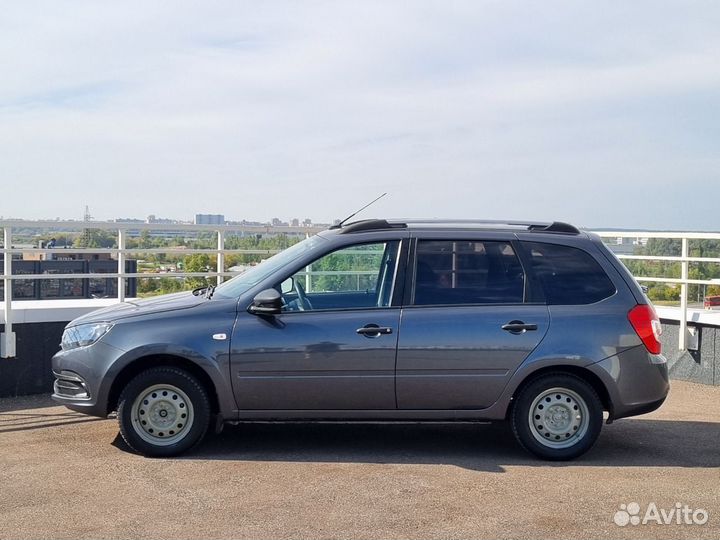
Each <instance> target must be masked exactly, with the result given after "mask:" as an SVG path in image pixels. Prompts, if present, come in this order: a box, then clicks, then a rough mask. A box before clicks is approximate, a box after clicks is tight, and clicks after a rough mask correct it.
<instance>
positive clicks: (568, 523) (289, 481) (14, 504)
mask: <svg viewBox="0 0 720 540" xmlns="http://www.w3.org/2000/svg"><path fill="white" fill-rule="evenodd" d="M719 446H720V387H709V386H701V385H695V384H691V383H685V382H678V381H676V382H674V383H673V387H672V391H671V395H670V398H669V400H668V402H667V403H666V404H665V405H664V406H663V407H662V408H661V409H660V410H659V411H656V412H655V413H652V414H649V415H645V416H641V417H638V418H634V419H627V420H621V421H618V422H616V423H615V424H612V425H609V426H604V427H603V432H602V434H601V435H600V439H599V441H598V443H597V444H596V445H595V447H594V448H593V449H592V450H591V451H590V452H589V453H588V454H586V455H585V456H583V457H582V458H580V459H578V460H576V461H573V462H570V463H560V464H557V463H547V462H542V461H538V460H535V459H534V458H532V457H530V456H528V455H527V454H525V453H524V452H523V451H522V450H521V449H520V448H519V447H518V446H517V445H516V443H515V441H514V439H513V438H512V435H511V434H510V432H509V429H508V428H507V427H506V426H504V425H502V424H498V425H490V424H478V425H473V424H456V425H448V424H425V425H418V424H395V425H378V424H363V425H360V424H244V425H240V426H234V427H228V428H226V429H225V431H224V432H223V433H222V434H221V435H219V436H214V437H210V438H209V439H208V440H206V441H205V442H204V443H203V445H202V446H201V447H199V448H198V449H197V450H195V451H194V452H193V453H192V454H191V455H187V456H183V457H181V458H176V459H147V458H143V457H140V456H137V455H134V454H132V453H131V452H129V451H128V449H127V448H126V446H125V445H124V444H123V442H122V439H121V438H120V437H119V435H118V429H117V423H116V421H115V420H112V419H109V420H101V419H94V418H90V417H86V416H83V415H81V414H77V413H74V412H71V411H69V410H67V409H65V408H63V407H57V406H55V405H54V404H53V403H52V402H51V401H50V400H49V398H48V397H47V396H35V397H29V398H28V397H24V398H17V399H3V400H0V538H3V539H6V538H52V539H54V538H73V539H74V538H152V539H164V538H254V539H255V538H257V539H264V538H277V539H281V538H352V539H356V538H357V539H375V538H377V539H381V538H382V539H385V538H389V539H395V538H409V539H416V538H417V539H426V538H468V539H469V538H533V539H534V538H715V539H717V538H719V537H720V451H719ZM633 502H636V503H638V504H639V505H640V516H639V517H640V518H642V517H643V516H644V515H645V512H646V509H647V507H648V505H650V503H654V504H655V505H656V506H657V508H658V512H659V510H661V509H662V510H664V511H666V512H668V511H670V510H672V509H674V508H675V505H676V503H681V504H682V505H684V504H687V505H688V506H689V507H690V508H691V509H693V510H697V509H704V510H705V511H707V513H708V514H709V519H708V521H707V523H706V524H704V525H686V524H677V523H676V522H675V521H674V518H673V523H672V524H669V525H659V524H656V523H655V524H653V523H648V524H644V525H643V524H642V523H641V524H638V525H632V524H628V525H626V526H624V527H620V526H618V525H616V524H615V523H614V522H613V518H614V516H615V514H616V512H618V511H620V510H621V505H628V504H630V503H633ZM630 509H634V508H633V507H630ZM620 517H622V516H620ZM625 517H628V518H629V516H627V515H625Z"/></svg>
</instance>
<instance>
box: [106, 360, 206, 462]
mask: <svg viewBox="0 0 720 540" xmlns="http://www.w3.org/2000/svg"><path fill="white" fill-rule="evenodd" d="M118 423H119V425H120V433H121V434H122V438H123V439H124V440H125V442H126V443H127V444H128V446H130V448H132V449H133V450H135V451H136V452H138V453H139V454H143V455H145V456H150V457H168V456H176V455H178V454H181V453H183V452H187V451H188V450H190V449H191V448H192V447H194V446H195V445H197V444H198V443H199V442H200V441H201V440H202V439H203V437H204V436H205V434H206V432H207V430H208V426H209V425H210V400H209V399H208V394H207V390H206V389H205V388H204V387H203V385H202V384H201V383H200V382H199V381H198V380H197V379H196V378H195V377H194V376H192V375H191V374H190V373H188V372H186V371H184V370H182V369H179V368H174V367H157V368H151V369H148V370H146V371H143V372H142V373H140V374H139V375H137V376H136V377H135V378H134V379H132V380H131V381H130V382H129V383H128V384H127V386H125V388H124V389H123V390H122V393H121V394H120V399H119V401H118Z"/></svg>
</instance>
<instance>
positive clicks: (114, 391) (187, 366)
mask: <svg viewBox="0 0 720 540" xmlns="http://www.w3.org/2000/svg"><path fill="white" fill-rule="evenodd" d="M155 367H176V368H180V369H184V370H185V371H187V372H188V373H190V374H191V375H193V376H194V377H195V378H196V379H197V380H198V381H199V382H200V384H202V385H203V387H205V390H206V391H207V393H208V398H209V399H210V410H211V413H212V414H218V413H219V412H220V401H219V398H218V393H217V388H216V387H215V383H214V382H213V380H212V378H211V377H210V375H208V373H207V372H206V371H205V370H204V369H203V368H202V367H201V366H199V365H198V364H196V363H195V362H193V361H192V360H188V359H187V358H184V357H182V356H178V355H174V354H152V355H148V356H141V357H140V358H136V359H135V360H133V361H132V362H130V363H129V364H128V365H127V366H125V367H124V368H123V369H122V370H121V371H120V372H119V373H118V374H117V376H116V377H115V379H114V380H113V382H112V386H111V387H110V392H109V394H108V400H107V412H108V413H110V412H111V411H114V410H117V406H118V399H119V397H120V393H121V392H122V389H123V388H125V386H126V385H127V384H128V383H129V382H130V381H131V380H132V379H133V378H134V377H135V376H137V375H138V374H140V373H142V372H143V371H145V370H147V369H151V368H155Z"/></svg>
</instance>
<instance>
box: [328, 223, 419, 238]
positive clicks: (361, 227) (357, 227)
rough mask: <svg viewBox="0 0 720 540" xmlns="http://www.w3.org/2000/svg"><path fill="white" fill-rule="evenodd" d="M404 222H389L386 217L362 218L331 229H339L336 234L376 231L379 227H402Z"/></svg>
mask: <svg viewBox="0 0 720 540" xmlns="http://www.w3.org/2000/svg"><path fill="white" fill-rule="evenodd" d="M406 227H407V225H406V224H405V223H390V222H389V221H387V220H386V219H363V220H361V221H353V222H352V223H348V224H347V225H343V226H337V225H333V226H332V227H330V228H331V229H340V230H339V233H338V234H347V233H354V232H361V231H376V230H381V229H404V228H406Z"/></svg>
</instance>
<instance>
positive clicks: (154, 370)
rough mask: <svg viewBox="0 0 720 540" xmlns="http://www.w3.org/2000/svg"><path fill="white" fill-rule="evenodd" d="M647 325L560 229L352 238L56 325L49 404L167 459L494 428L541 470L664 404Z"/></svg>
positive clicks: (435, 224)
mask: <svg viewBox="0 0 720 540" xmlns="http://www.w3.org/2000/svg"><path fill="white" fill-rule="evenodd" d="M660 329H661V327H660V321H659V319H658V317H657V315H656V314H655V310H654V309H653V307H652V305H651V304H650V302H649V301H648V299H647V297H646V296H645V294H644V293H643V291H642V290H641V289H640V287H639V286H638V284H637V282H636V281H635V280H634V279H633V277H632V276H631V275H630V274H629V273H628V271H627V270H626V269H625V267H624V266H623V265H622V264H621V263H620V261H619V260H618V259H616V258H615V256H614V255H613V254H612V253H611V252H610V251H609V250H608V248H607V247H606V246H605V245H604V244H603V243H602V241H601V240H600V239H599V238H598V237H596V236H595V235H593V234H590V233H588V232H584V231H580V230H578V229H577V228H575V227H573V226H572V225H568V224H565V223H559V222H554V223H519V222H488V221H434V220H425V221H420V220H402V221H393V220H379V219H373V220H363V221H356V222H353V223H349V224H346V225H341V226H337V227H333V228H331V229H329V230H326V231H323V232H321V233H319V234H317V235H315V236H313V237H310V238H308V239H306V240H303V241H301V242H299V243H297V244H295V245H293V246H292V247H290V248H288V249H287V250H285V251H283V252H281V253H279V254H277V255H275V256H273V257H271V258H270V259H268V260H266V261H264V262H262V263H261V264H259V265H257V266H255V267H252V268H250V269H249V270H247V271H245V272H243V273H242V274H240V275H238V276H236V277H234V278H233V279H231V280H228V281H226V282H225V283H223V284H221V285H219V286H217V287H208V288H207V289H202V290H195V291H193V292H185V293H177V294H171V295H166V296H161V297H156V298H151V299H145V300H132V301H128V302H125V303H122V304H118V305H116V306H113V307H110V308H106V309H102V310H99V311H95V312H93V313H90V314H88V315H85V316H83V317H80V318H78V319H76V320H74V321H72V322H71V323H69V324H68V325H67V327H66V329H65V332H64V334H63V338H62V350H61V351H59V352H58V353H57V354H56V355H55V356H54V357H53V361H52V365H53V372H54V375H55V378H56V381H55V388H54V394H53V398H54V399H55V400H56V401H58V402H59V403H62V404H64V405H66V406H67V407H69V408H70V409H72V410H75V411H80V412H84V413H87V414H90V415H95V416H100V417H106V416H107V415H108V414H110V413H111V412H114V411H117V417H118V422H119V426H120V432H121V434H122V436H123V438H124V439H125V441H126V442H127V444H128V445H129V446H130V447H131V448H133V449H134V450H135V451H137V452H139V453H141V454H144V455H147V456H172V455H177V454H180V453H182V452H185V451H187V450H189V449H191V448H192V447H194V446H195V445H197V444H198V443H199V442H200V441H201V440H202V439H203V437H204V436H205V435H206V433H207V432H208V431H212V428H214V429H219V428H221V427H222V425H223V424H224V423H233V422H240V421H243V422H244V421H289V420H298V421H313V420H323V421H328V420H330V421H343V422H348V421H373V422H376V421H388V422H398V421H413V422H415V421H448V422H451V421H480V420H482V421H487V420H498V421H501V420H507V421H508V422H509V423H510V425H511V427H512V430H513V432H514V434H515V436H516V438H517V440H518V441H519V443H520V444H521V445H522V446H523V447H524V448H525V449H526V450H528V451H529V452H531V453H533V454H534V455H536V456H538V457H540V458H543V459H549V460H566V459H572V458H575V457H577V456H580V455H581V454H583V453H584V452H586V451H587V450H589V449H590V448H591V447H592V445H593V444H594V443H595V441H596V439H597V437H598V435H599V433H600V430H601V427H602V424H603V421H604V420H605V419H607V422H612V421H614V420H617V419H619V418H624V417H628V416H633V415H638V414H643V413H646V412H650V411H652V410H655V409H657V408H658V407H659V406H660V405H661V404H662V403H663V401H664V400H665V397H666V396H667V393H668V390H669V383H668V373H667V364H666V360H665V358H664V357H663V356H662V354H661V350H660V341H659V335H660Z"/></svg>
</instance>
